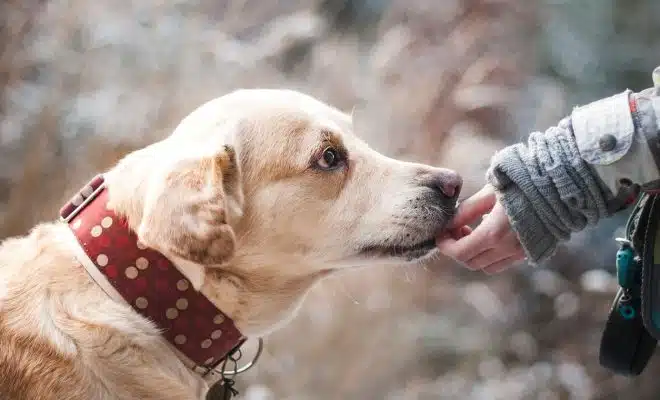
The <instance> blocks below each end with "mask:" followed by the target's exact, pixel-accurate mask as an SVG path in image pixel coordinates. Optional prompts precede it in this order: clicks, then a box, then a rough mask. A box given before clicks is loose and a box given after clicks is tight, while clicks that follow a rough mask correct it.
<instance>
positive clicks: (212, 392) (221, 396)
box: [206, 378, 238, 400]
mask: <svg viewBox="0 0 660 400" xmlns="http://www.w3.org/2000/svg"><path fill="white" fill-rule="evenodd" d="M237 394H238V391H237V390H236V389H234V380H233V379H227V378H225V379H223V380H222V381H219V382H218V383H216V384H215V385H213V386H212V387H211V389H209V392H208V393H207V394H206V400H231V398H232V397H234V396H236V395H237Z"/></svg>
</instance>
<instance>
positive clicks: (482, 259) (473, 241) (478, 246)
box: [436, 185, 525, 274]
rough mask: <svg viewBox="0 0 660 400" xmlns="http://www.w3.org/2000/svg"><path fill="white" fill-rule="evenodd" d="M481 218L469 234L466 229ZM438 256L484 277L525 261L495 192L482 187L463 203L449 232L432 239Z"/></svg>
mask: <svg viewBox="0 0 660 400" xmlns="http://www.w3.org/2000/svg"><path fill="white" fill-rule="evenodd" d="M479 218H483V219H482V221H481V222H480V223H479V225H478V226H477V227H476V228H475V229H474V230H472V229H471V228H470V227H469V226H468V225H469V224H473V223H474V222H476V221H477V220H478V219H479ZM436 244H437V246H438V249H439V250H440V252H441V253H443V254H445V255H447V256H449V257H451V258H453V259H455V260H456V261H459V262H460V263H462V264H464V265H465V266H466V267H467V268H468V269H470V270H473V271H476V270H482V271H484V272H485V273H487V274H493V273H497V272H500V271H502V270H504V269H506V268H508V267H509V266H511V265H513V264H515V263H516V262H518V261H521V260H523V259H525V252H524V250H523V248H522V245H521V244H520V241H519V240H518V236H517V235H516V233H515V232H514V231H513V229H512V228H511V224H510V223H509V218H508V217H507V216H506V213H505V211H504V207H503V206H502V205H501V204H500V203H499V202H498V201H497V197H496V196H495V188H493V187H492V186H490V185H486V186H484V187H483V188H482V189H481V190H479V191H478V192H477V193H475V194H474V195H472V196H471V197H469V198H468V199H466V200H465V201H463V202H462V203H461V204H460V206H459V207H458V212H457V214H456V216H455V217H454V219H453V220H452V222H451V225H450V227H449V229H448V230H447V231H446V232H443V233H442V234H441V235H440V236H438V237H437V238H436Z"/></svg>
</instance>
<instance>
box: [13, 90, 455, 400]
mask: <svg viewBox="0 0 660 400" xmlns="http://www.w3.org/2000/svg"><path fill="white" fill-rule="evenodd" d="M351 120H352V118H351V116H350V115H349V114H348V113H345V112H342V111H340V110H339V109H337V108H334V107H332V106H330V105H328V104H326V103H324V102H322V101H320V100H317V99H315V98H313V97H311V96H309V95H306V94H303V93H299V92H296V91H290V90H276V89H243V90H237V91H234V92H231V93H229V94H227V95H224V96H221V97H219V98H216V99H214V100H211V101H209V102H207V103H206V104H203V105H202V106H200V107H199V108H198V109H196V110H194V111H193V112H192V113H191V114H189V115H188V116H187V117H185V118H184V119H183V120H182V121H181V123H180V124H179V125H178V126H177V127H176V128H175V130H174V131H173V132H172V134H171V135H170V136H168V137H167V138H165V139H163V140H162V141H160V142H156V143H154V144H152V145H150V146H147V147H145V148H142V149H140V150H137V151H135V152H133V153H130V154H128V155H127V156H126V157H124V158H123V159H122V160H120V161H119V162H118V163H117V164H116V165H115V166H114V167H113V168H111V169H109V170H107V171H105V172H104V173H103V174H102V176H103V184H102V187H99V189H102V190H103V191H104V193H105V194H106V196H107V197H106V200H105V201H107V203H105V208H104V210H106V212H108V213H111V214H112V215H115V216H118V217H120V218H121V221H123V222H122V223H123V224H124V228H121V229H119V230H118V232H119V233H118V235H123V234H126V235H134V237H135V238H137V242H136V243H137V246H138V247H139V248H140V249H146V250H135V251H150V252H151V253H149V254H151V256H153V257H156V258H157V257H161V258H159V259H162V260H167V262H170V263H171V264H172V266H173V267H174V268H172V269H171V270H175V271H174V272H173V273H175V274H181V276H183V277H185V279H182V280H179V281H178V282H179V283H177V287H178V289H179V290H181V289H182V288H181V287H179V284H180V283H182V281H183V283H185V285H184V288H183V289H186V290H188V291H189V293H191V295H197V296H201V297H202V298H203V299H202V301H208V302H209V304H211V308H213V309H215V308H217V310H220V311H221V312H222V314H223V315H225V316H226V317H227V321H228V322H227V321H224V322H222V321H223V318H221V320H222V321H216V322H218V323H219V322H222V323H223V324H225V323H229V324H230V325H229V327H228V328H227V329H230V330H232V332H234V331H235V332H239V333H240V338H239V339H238V340H237V341H236V344H238V345H240V343H242V342H241V340H243V339H244V338H246V337H262V336H265V335H268V334H269V333H270V332H272V331H274V330H276V329H278V328H279V327H281V326H282V325H284V324H286V322H287V321H289V320H290V319H291V318H293V316H294V315H295V314H296V310H297V309H298V307H299V306H300V304H301V302H302V301H303V299H304V297H305V295H306V293H308V292H309V290H310V289H311V288H312V287H313V286H314V285H315V284H316V283H318V282H319V281H320V280H322V279H323V278H325V277H327V276H329V275H331V274H333V273H335V272H337V271H341V270H342V269H345V268H350V267H357V266H366V265H384V264H391V265H401V264H402V263H418V262H424V260H425V259H428V258H429V257H433V255H434V254H435V252H436V250H435V240H434V238H435V237H436V235H437V234H438V232H440V231H442V230H443V229H445V228H446V227H447V225H448V223H449V221H450V219H451V218H452V216H453V213H454V210H455V207H456V199H457V196H458V194H459V192H460V189H461V183H462V182H461V178H460V176H459V175H458V174H457V173H456V172H454V171H451V170H448V169H443V168H434V167H431V166H427V165H422V164H416V163H410V162H403V161H399V160H394V159H391V158H388V157H386V156H384V155H382V154H380V153H378V152H376V151H375V150H372V149H371V148H370V147H369V146H368V145H367V144H366V143H364V142H363V141H361V140H360V139H359V138H358V136H356V135H355V133H354V132H353V130H352V121H351ZM402 134H405V133H402ZM88 189H89V190H88V191H87V194H86V195H87V196H90V197H89V199H92V197H94V196H91V195H90V192H92V191H93V188H88ZM94 190H98V189H94ZM82 193H85V191H84V190H83V192H82ZM79 200H80V199H79ZM75 203H76V202H75V201H74V203H73V204H75ZM77 203H78V205H79V206H80V207H83V206H84V204H82V205H80V201H78V202H77ZM83 203H84V202H83ZM80 207H79V208H80ZM82 209H83V210H84V208H82ZM81 212H83V211H81ZM78 217H79V218H80V216H78ZM108 218H109V217H105V218H104V219H103V220H102V222H101V225H102V226H101V225H95V226H94V227H93V228H91V236H89V237H88V238H91V239H89V240H91V241H93V240H95V239H94V238H92V237H96V238H98V237H102V236H101V234H102V232H103V231H104V229H105V228H108V226H109V225H110V223H111V222H112V219H111V218H110V219H108ZM71 221H73V220H69V221H66V220H65V221H57V222H51V223H44V224H40V225H38V226H36V227H35V228H34V229H33V230H32V231H31V232H30V233H29V235H27V236H24V237H15V238H8V239H6V240H5V241H4V242H3V243H2V245H1V247H0V397H1V398H2V399H40V400H49V399H58V400H59V399H67V400H77V399H86V400H87V399H177V400H180V399H202V398H204V397H205V396H206V393H207V392H208V390H209V387H210V385H212V384H213V382H209V379H208V377H207V376H204V375H200V374H199V373H198V371H196V370H195V369H194V368H191V367H190V365H188V364H189V363H187V362H184V361H183V360H184V359H185V357H183V356H182V355H181V354H180V352H179V351H177V350H176V349H175V348H173V343H171V341H168V340H166V339H165V338H164V336H163V330H162V329H161V328H162V327H160V326H159V325H158V324H157V323H154V321H152V320H150V319H149V318H147V317H145V316H143V315H141V314H140V313H139V312H136V310H138V311H139V308H146V306H147V301H146V300H147V299H146V298H145V299H144V300H143V303H144V304H142V305H140V304H139V302H138V301H137V300H136V301H135V303H136V304H137V308H136V304H132V303H131V304H129V302H128V301H125V300H123V299H121V298H117V296H116V293H114V292H113V289H112V288H110V289H108V288H107V287H104V284H107V282H105V283H104V284H101V281H103V278H102V277H101V278H99V276H98V275H95V274H97V272H94V271H92V270H94V268H96V267H98V269H99V270H103V268H101V267H102V266H103V265H108V257H107V256H105V255H103V256H104V257H100V256H98V255H97V256H96V259H95V260H96V261H93V262H92V264H96V265H93V266H92V269H91V270H90V267H89V265H90V263H89V259H92V258H93V257H91V255H90V254H91V253H89V252H87V253H85V252H84V251H81V249H83V250H84V249H86V247H85V246H87V245H88V244H89V243H88V242H87V241H86V240H87V239H85V240H83V239H80V236H76V233H75V232H74V231H75V229H79V230H80V229H82V228H80V222H71ZM105 222H108V223H107V224H106V223H105ZM118 224H119V223H118V222H117V223H116V225H117V226H119V225H118ZM108 229H110V228H108ZM122 229H123V230H122ZM82 230H83V231H85V232H87V233H86V234H88V231H90V229H89V227H86V228H84V229H82ZM123 253H124V252H123V250H122V251H120V252H117V254H118V255H117V257H120V256H121V254H123ZM83 259H86V260H87V261H83ZM139 260H140V259H138V261H136V263H135V265H136V266H137V267H136V266H130V267H127V266H126V265H115V267H118V268H119V270H120V271H121V270H122V269H123V271H124V272H123V273H120V275H122V279H125V280H127V278H125V277H124V276H123V274H125V275H126V276H128V277H129V278H131V279H133V278H135V277H136V276H137V275H138V274H143V273H144V274H146V272H147V271H152V270H151V269H147V267H149V266H148V265H147V264H148V262H147V259H143V260H142V261H143V262H142V264H140V262H139ZM152 260H153V259H152ZM152 262H153V261H152ZM105 268H106V270H107V269H108V268H109V267H105ZM142 268H144V269H142ZM149 268H152V269H153V268H154V267H149ZM165 268H167V265H165ZM154 271H155V270H154ZM129 272H130V273H129ZM153 273H154V274H156V275H153V276H156V277H157V276H158V275H157V273H159V272H153ZM136 281H137V280H136ZM149 284H150V283H149ZM188 284H189V285H190V288H189V289H188ZM172 290H176V289H172ZM111 292H113V293H114V295H113V293H111ZM157 302H158V299H153V298H151V299H150V302H149V303H150V304H151V303H157ZM181 305H183V304H181ZM185 305H186V307H179V306H180V304H179V303H178V302H177V308H178V310H179V311H177V309H174V308H172V310H174V311H171V310H170V309H168V311H167V314H168V315H167V318H170V317H172V316H176V315H174V314H179V313H184V312H185V311H181V310H184V309H186V308H187V304H185ZM142 306H144V307H142ZM170 311H171V313H170ZM170 319H171V318H170ZM203 322H204V321H202V323H203ZM223 326H224V325H223ZM214 332H215V331H214ZM218 332H219V331H218ZM218 335H220V333H218ZM237 337H238V336H237ZM184 339H185V338H183V337H182V336H178V339H177V338H175V339H174V341H175V342H177V343H178V344H180V342H183V341H184ZM213 339H215V337H214V338H213ZM204 342H207V343H206V344H209V343H210V342H211V341H210V339H208V341H203V342H202V347H204ZM207 372H208V370H207Z"/></svg>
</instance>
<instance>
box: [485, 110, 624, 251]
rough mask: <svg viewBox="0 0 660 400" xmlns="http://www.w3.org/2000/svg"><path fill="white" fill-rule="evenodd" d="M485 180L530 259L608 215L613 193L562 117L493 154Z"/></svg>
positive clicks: (551, 248) (568, 123)
mask: <svg viewBox="0 0 660 400" xmlns="http://www.w3.org/2000/svg"><path fill="white" fill-rule="evenodd" d="M487 180H488V182H489V183H490V184H491V185H493V186H494V187H495V188H496V189H497V192H498V197H499V200H500V202H501V203H502V204H503V206H504V208H505V210H506V213H507V215H508V217H509V220H510V222H511V226H512V228H513V229H514V230H515V232H516V233H517V234H518V237H519V239H520V242H521V243H522V245H523V247H524V249H525V252H526V253H527V257H528V260H529V261H530V262H532V263H537V262H541V261H544V260H546V259H547V258H549V257H550V256H551V255H552V254H553V253H554V252H555V249H556V247H557V243H558V242H559V241H561V240H567V239H568V238H569V237H570V235H571V233H572V232H577V231H580V230H582V229H584V228H585V227H586V226H588V225H593V224H596V223H597V222H598V221H599V220H600V219H602V218H604V217H607V216H609V215H610V214H611V211H609V210H608V204H609V203H610V202H611V201H612V200H613V198H614V195H613V194H612V192H611V191H610V190H609V189H608V187H607V186H606V185H605V184H604V183H603V182H602V181H601V180H600V179H599V177H598V175H597V174H596V173H595V171H594V170H593V168H592V166H591V165H589V164H587V163H586V162H585V161H584V160H583V158H582V157H581V156H580V153H579V150H578V147H577V144H576V140H575V137H574V135H573V132H572V130H571V123H570V120H568V119H565V120H563V121H562V122H561V123H560V124H559V125H558V126H557V127H553V128H550V129H548V130H547V131H545V132H535V133H532V134H531V135H530V136H529V139H528V142H527V144H523V143H520V144H516V145H513V146H510V147H507V148H505V149H503V150H501V151H499V152H498V153H496V154H495V155H494V157H493V160H492V163H491V168H490V169H489V171H488V174H487Z"/></svg>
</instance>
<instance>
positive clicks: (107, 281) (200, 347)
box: [60, 175, 246, 375]
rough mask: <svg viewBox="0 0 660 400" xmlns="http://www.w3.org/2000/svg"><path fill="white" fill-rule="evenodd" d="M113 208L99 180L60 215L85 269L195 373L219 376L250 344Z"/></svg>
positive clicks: (75, 198) (96, 178)
mask: <svg viewBox="0 0 660 400" xmlns="http://www.w3.org/2000/svg"><path fill="white" fill-rule="evenodd" d="M107 203H108V191H107V190H106V189H105V185H104V181H103V176H102V175H99V176H96V177H95V178H94V179H92V180H91V181H90V183H89V184H87V185H86V186H85V187H84V188H82V190H81V191H80V192H79V193H77V194H76V195H75V196H74V197H73V198H72V199H71V200H70V201H69V202H68V203H67V204H65V205H64V207H62V209H61V210H60V216H61V218H62V219H63V220H64V221H65V222H66V223H68V225H69V227H70V228H71V231H72V232H73V234H74V236H75V237H76V239H77V240H78V243H79V244H80V246H81V249H82V250H83V252H81V253H82V254H80V256H79V257H78V258H79V261H80V263H81V264H82V265H83V266H84V267H85V269H86V270H87V271H88V272H89V274H90V275H91V277H92V278H93V279H94V280H95V281H96V282H97V283H98V284H99V285H100V286H101V287H102V288H103V289H104V290H105V291H106V293H108V295H109V296H110V297H113V298H115V299H119V298H121V299H123V300H125V301H126V302H127V303H128V304H130V306H131V307H132V308H133V309H134V310H135V311H136V312H138V313H139V314H141V315H143V316H144V317H145V318H147V319H149V320H151V321H153V322H154V323H155V324H156V325H157V326H158V328H159V329H160V330H161V331H162V335H163V337H164V338H165V339H167V341H168V342H169V343H170V344H172V346H173V347H174V348H175V349H176V350H177V352H178V353H179V356H180V355H181V354H183V355H184V356H185V357H187V358H188V360H185V359H183V358H182V359H183V360H184V362H186V363H187V364H189V366H190V367H191V368H193V370H195V371H196V372H198V373H201V374H202V375H207V374H212V375H216V374H217V371H216V367H218V365H219V364H221V363H222V362H223V361H224V359H225V358H226V357H227V356H228V355H229V354H231V353H232V352H233V351H234V350H235V349H238V348H239V347H240V346H241V344H243V342H244V341H245V340H246V338H245V337H244V336H243V335H242V334H241V333H240V332H239V330H238V328H236V326H235V325H234V322H233V321H232V320H231V319H230V318H228V317H227V316H225V315H224V314H223V313H222V312H221V311H220V310H218V309H217V307H216V306H215V305H214V304H213V303H211V301H209V299H208V298H207V297H206V296H204V295H202V294H201V293H200V292H198V291H196V290H195V289H194V288H193V287H192V285H191V283H190V281H189V280H188V279H187V278H186V277H185V276H184V275H183V274H182V273H181V272H180V271H179V270H178V269H177V268H176V267H175V266H174V264H172V262H170V261H169V260H168V259H167V258H166V257H165V256H164V255H163V254H161V253H159V252H157V251H155V250H153V249H150V248H147V247H145V246H144V245H142V244H141V243H139V242H138V239H137V236H136V234H135V233H134V232H133V231H132V230H131V229H130V228H129V227H128V225H127V223H126V220H125V219H124V218H121V217H119V216H117V215H115V214H114V213H113V212H112V211H111V210H109V209H108V208H107V207H106V205H107Z"/></svg>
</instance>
